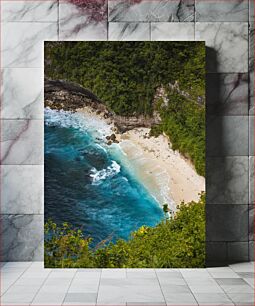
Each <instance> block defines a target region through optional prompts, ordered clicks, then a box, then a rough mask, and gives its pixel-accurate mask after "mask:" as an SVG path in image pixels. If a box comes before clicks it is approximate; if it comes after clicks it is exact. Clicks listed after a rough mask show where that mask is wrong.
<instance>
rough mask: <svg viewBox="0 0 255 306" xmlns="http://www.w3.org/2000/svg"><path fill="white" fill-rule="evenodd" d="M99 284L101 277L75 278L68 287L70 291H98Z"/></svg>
mask: <svg viewBox="0 0 255 306" xmlns="http://www.w3.org/2000/svg"><path fill="white" fill-rule="evenodd" d="M98 286H99V279H89V278H82V279H76V278H75V277H74V279H73V280H72V283H71V285H70V287H69V289H68V292H72V293H77V292H84V293H86V292H88V293H89V292H97V291H98Z"/></svg>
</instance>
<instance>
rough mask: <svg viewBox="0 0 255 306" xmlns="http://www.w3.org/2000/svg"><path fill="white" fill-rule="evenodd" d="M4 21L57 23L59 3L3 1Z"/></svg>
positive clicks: (50, 0)
mask: <svg viewBox="0 0 255 306" xmlns="http://www.w3.org/2000/svg"><path fill="white" fill-rule="evenodd" d="M1 4H2V7H1V9H2V21H37V22H38V21H51V22H54V21H55V22H57V19H58V1H57V0H47V1H27V0H18V1H16V0H12V1H9V0H3V1H1Z"/></svg>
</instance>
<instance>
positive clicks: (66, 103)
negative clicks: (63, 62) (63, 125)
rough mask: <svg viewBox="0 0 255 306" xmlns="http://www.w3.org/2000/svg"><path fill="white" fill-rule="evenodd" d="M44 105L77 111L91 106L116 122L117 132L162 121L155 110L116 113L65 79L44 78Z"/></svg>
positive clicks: (99, 113)
mask: <svg viewBox="0 0 255 306" xmlns="http://www.w3.org/2000/svg"><path fill="white" fill-rule="evenodd" d="M44 105H45V107H49V108H51V109H58V110H60V109H63V110H66V111H76V110H77V109H79V108H84V107H89V108H91V109H92V110H93V111H95V112H96V114H97V115H102V117H103V118H105V119H109V120H110V121H111V122H112V123H114V126H115V130H116V132H120V133H124V132H126V131H129V130H132V129H134V128H138V127H147V128H150V127H151V126H153V125H155V124H159V123H160V116H159V115H158V114H157V112H154V113H153V115H152V116H143V115H140V116H120V115H116V114H115V113H114V112H112V111H110V110H109V109H108V108H107V106H106V105H105V104H104V103H103V101H101V100H100V99H99V98H98V97H97V96H96V95H94V94H93V93H92V92H91V91H89V90H87V89H85V88H83V87H82V86H80V85H78V84H75V83H71V82H67V81H63V80H50V79H45V80H44ZM113 135H114V134H113ZM111 136H112V135H111ZM109 141H111V142H117V140H116V139H109Z"/></svg>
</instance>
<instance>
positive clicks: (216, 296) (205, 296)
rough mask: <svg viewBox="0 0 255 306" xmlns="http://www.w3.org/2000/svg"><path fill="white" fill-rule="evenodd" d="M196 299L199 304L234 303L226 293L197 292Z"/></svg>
mask: <svg viewBox="0 0 255 306" xmlns="http://www.w3.org/2000/svg"><path fill="white" fill-rule="evenodd" d="M194 296H195V299H196V300H197V301H198V303H199V305H212V306H216V305H219V306H220V305H221V306H223V305H233V306H234V303H233V302H232V301H231V300H230V298H229V297H228V296H227V295H226V294H225V293H195V294H194Z"/></svg>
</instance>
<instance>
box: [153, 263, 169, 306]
mask: <svg viewBox="0 0 255 306" xmlns="http://www.w3.org/2000/svg"><path fill="white" fill-rule="evenodd" d="M154 273H155V274H156V278H157V280H158V284H159V288H160V291H161V293H162V296H163V298H164V301H165V305H167V302H166V298H165V295H164V292H163V289H162V287H161V283H160V281H159V278H158V274H157V271H156V270H155V269H154Z"/></svg>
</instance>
